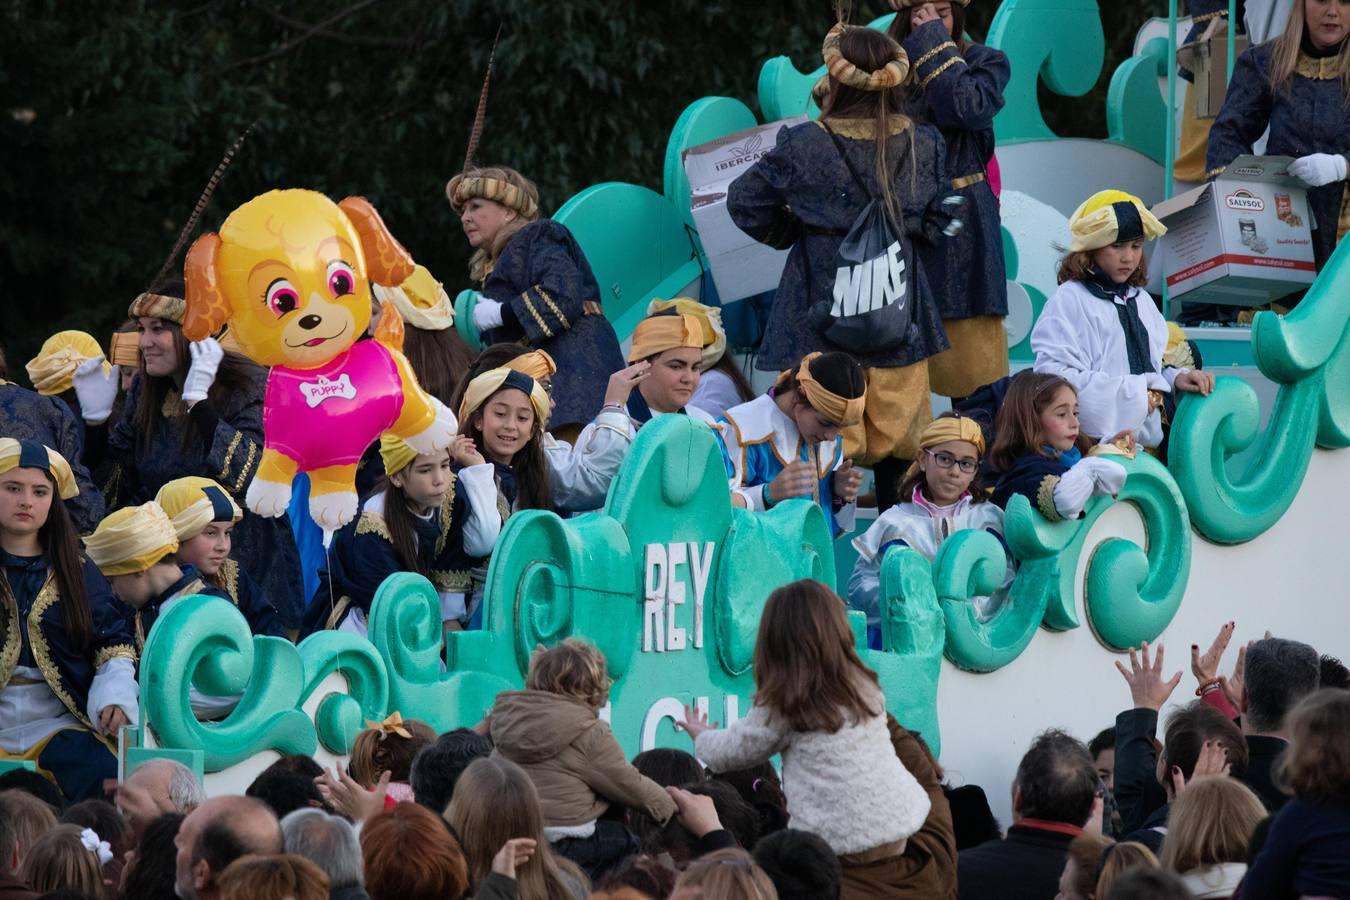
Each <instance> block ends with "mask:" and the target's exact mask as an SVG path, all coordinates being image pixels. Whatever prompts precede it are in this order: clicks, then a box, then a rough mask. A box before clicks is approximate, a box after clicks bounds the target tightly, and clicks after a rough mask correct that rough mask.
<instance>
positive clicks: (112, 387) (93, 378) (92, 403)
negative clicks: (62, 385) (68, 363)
mask: <svg viewBox="0 0 1350 900" xmlns="http://www.w3.org/2000/svg"><path fill="white" fill-rule="evenodd" d="M103 362H104V360H103V357H101V356H100V357H99V358H98V359H86V360H85V361H84V362H82V363H80V367H79V368H78V369H76V370H75V374H74V375H73V376H72V380H73V381H74V383H75V396H76V397H78V398H79V400H80V415H81V416H83V417H84V420H85V421H86V422H88V423H89V424H90V425H102V424H103V423H104V422H106V421H108V417H109V416H111V415H112V408H113V401H114V400H116V399H117V391H118V389H119V388H120V387H121V386H122V367H121V366H113V367H112V369H111V370H109V372H108V374H107V375H104V374H103Z"/></svg>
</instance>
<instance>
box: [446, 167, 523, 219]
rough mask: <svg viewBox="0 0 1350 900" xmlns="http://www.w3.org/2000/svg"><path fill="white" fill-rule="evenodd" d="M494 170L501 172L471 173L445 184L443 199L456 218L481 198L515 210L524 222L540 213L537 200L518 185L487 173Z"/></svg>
mask: <svg viewBox="0 0 1350 900" xmlns="http://www.w3.org/2000/svg"><path fill="white" fill-rule="evenodd" d="M494 171H501V170H500V169H498V170H493V169H482V170H472V171H469V172H467V173H465V174H463V175H456V176H455V177H454V178H451V179H450V181H449V182H447V183H446V185H445V199H447V200H449V201H450V208H451V209H453V210H454V211H455V213H456V214H457V215H458V214H459V212H460V211H461V210H463V209H464V205H465V204H466V203H468V202H469V201H470V200H472V199H474V198H475V197H481V198H483V199H484V200H491V201H492V202H494V203H500V204H501V205H502V206H505V207H506V208H507V209H511V210H515V211H516V212H517V213H519V214H520V215H521V216H523V217H524V218H526V219H531V220H532V219H534V217H535V216H537V215H538V214H539V198H538V197H537V196H534V195H533V194H531V192H530V191H529V190H527V189H526V188H525V187H523V186H521V185H518V184H512V183H511V182H510V181H507V180H506V179H505V178H496V177H494V176H493V175H492V174H490V173H492V172H494Z"/></svg>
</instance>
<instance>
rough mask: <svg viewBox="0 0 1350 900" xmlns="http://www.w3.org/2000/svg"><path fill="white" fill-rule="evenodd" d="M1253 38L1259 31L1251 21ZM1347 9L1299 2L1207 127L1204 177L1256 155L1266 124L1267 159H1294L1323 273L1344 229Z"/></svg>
mask: <svg viewBox="0 0 1350 900" xmlns="http://www.w3.org/2000/svg"><path fill="white" fill-rule="evenodd" d="M1252 31H1253V36H1254V37H1256V36H1257V35H1258V34H1259V29H1258V28H1257V27H1256V25H1255V23H1253V29H1252ZM1347 35H1350V10H1347V9H1346V7H1345V4H1344V3H1343V2H1340V0H1331V2H1328V0H1294V2H1293V3H1292V4H1291V6H1290V9H1289V18H1288V20H1287V24H1286V25H1285V27H1284V33H1283V34H1281V35H1280V36H1279V37H1277V38H1275V39H1274V40H1271V41H1269V42H1268V43H1263V44H1257V45H1256V46H1253V47H1252V48H1251V49H1249V50H1247V51H1246V52H1245V53H1243V54H1242V55H1241V56H1239V57H1238V59H1237V63H1236V65H1235V66H1234V67H1233V79H1232V81H1231V82H1229V84H1228V93H1227V95H1226V96H1225V97H1224V101H1223V108H1222V109H1221V110H1219V115H1218V118H1216V119H1215V120H1214V125H1213V126H1212V127H1211V128H1210V130H1209V152H1208V155H1207V157H1206V161H1205V165H1206V167H1207V169H1208V171H1207V172H1206V173H1205V174H1206V177H1209V178H1213V177H1215V176H1216V175H1219V174H1220V173H1221V172H1223V171H1224V169H1226V168H1227V167H1228V165H1229V164H1230V163H1232V161H1233V160H1234V159H1236V158H1237V157H1239V156H1242V155H1244V154H1248V153H1251V152H1252V145H1253V144H1254V143H1255V142H1256V141H1257V140H1259V139H1260V137H1261V135H1263V134H1265V133H1266V130H1267V129H1269V131H1270V137H1269V138H1268V140H1267V142H1266V150H1265V152H1266V154H1267V155H1269V156H1293V157H1296V159H1295V161H1294V162H1293V163H1292V164H1291V165H1290V166H1289V174H1291V175H1293V176H1295V177H1296V178H1298V179H1300V180H1301V181H1302V182H1303V183H1304V184H1306V185H1307V186H1308V207H1309V209H1310V211H1311V212H1312V216H1313V219H1314V223H1313V224H1314V228H1313V230H1312V242H1313V255H1314V258H1315V260H1316V263H1317V268H1318V270H1319V271H1320V270H1321V269H1322V267H1323V266H1325V265H1326V263H1327V260H1328V259H1329V258H1330V257H1331V254H1332V251H1334V250H1335V249H1336V245H1337V244H1338V243H1339V242H1340V240H1341V238H1342V237H1344V236H1345V233H1346V230H1347V229H1350V215H1347V212H1346V210H1347V208H1348V207H1347V206H1346V188H1347V182H1346V170H1347V166H1346V154H1347V153H1350V45H1347Z"/></svg>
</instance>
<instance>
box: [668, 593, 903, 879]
mask: <svg viewBox="0 0 1350 900" xmlns="http://www.w3.org/2000/svg"><path fill="white" fill-rule="evenodd" d="M846 609H847V608H846V607H845V605H844V602H843V601H842V600H840V599H839V597H838V596H836V595H835V593H834V592H833V591H831V590H830V589H829V588H827V587H825V585H823V584H821V583H820V582H818V581H810V580H802V581H796V582H793V583H792V584H789V585H785V586H784V587H781V588H779V589H778V590H776V591H774V592H773V593H772V594H770V595H769V599H768V602H767V603H766V604H765V606H764V613H763V616H762V617H761V618H760V622H759V636H758V639H757V640H756V643H755V656H754V675H755V686H756V692H755V698H754V705H753V706H752V707H751V709H750V712H749V714H748V715H746V716H745V718H743V719H740V720H739V721H737V722H736V723H735V724H733V725H732V726H731V727H729V728H726V729H718V728H716V727H713V726H710V725H709V724H708V721H707V718H706V716H703V715H701V714H700V713H698V712H696V711H695V710H693V709H692V708H689V707H686V708H685V721H683V722H681V723H680V726H681V727H682V728H683V729H684V730H686V731H687V732H689V735H690V736H691V737H693V738H694V751H695V753H696V754H697V755H698V757H699V759H701V760H702V761H703V762H704V763H705V764H706V765H707V766H708V768H709V769H711V770H712V771H714V772H727V771H731V770H734V769H743V768H746V767H748V766H752V765H756V764H758V763H762V762H765V761H766V760H768V759H769V758H771V757H772V756H774V755H775V754H782V761H783V791H784V793H785V794H786V795H787V801H788V811H789V812H790V813H791V814H792V826H793V827H794V828H800V829H802V830H804V831H810V832H813V833H815V834H818V835H820V836H821V837H822V838H824V839H825V841H826V843H828V844H829V845H830V847H831V848H832V849H833V850H834V852H835V853H836V854H838V856H839V859H840V862H841V863H842V865H843V867H844V880H845V882H846V883H847V881H848V878H849V869H850V867H851V866H866V865H871V864H874V863H877V862H878V861H881V860H885V859H889V858H892V857H898V856H900V855H901V854H902V853H903V852H904V850H905V844H906V841H907V840H908V838H909V837H910V835H912V834H914V833H915V832H917V831H918V830H919V829H920V828H921V827H922V826H923V823H924V820H925V819H926V818H927V817H928V811H929V807H930V803H929V800H928V795H927V794H926V793H925V792H924V790H923V788H922V787H920V786H919V783H918V782H917V781H916V780H915V779H914V776H913V775H911V774H910V773H909V771H908V770H907V769H906V768H905V767H904V765H902V764H901V762H900V759H899V757H898V756H896V753H895V748H894V747H893V746H892V744H891V740H890V735H889V733H888V731H887V729H886V705H885V704H886V698H885V697H884V696H883V695H882V692H881V687H880V685H879V683H878V681H877V676H876V673H875V672H873V671H872V670H871V669H869V668H867V667H866V666H865V665H863V662H862V660H861V659H860V658H859V657H858V652H857V650H856V649H854V640H853V632H852V630H851V629H850V628H849V624H848V615H847V612H846Z"/></svg>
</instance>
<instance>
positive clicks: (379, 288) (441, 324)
mask: <svg viewBox="0 0 1350 900" xmlns="http://www.w3.org/2000/svg"><path fill="white" fill-rule="evenodd" d="M372 288H373V289H374V292H375V297H376V299H378V300H379V301H380V302H381V303H392V304H393V305H394V309H396V310H398V314H399V316H400V317H401V318H402V319H403V321H404V322H407V323H408V324H409V325H411V326H412V327H414V328H420V329H422V330H423V331H445V330H446V329H447V328H451V327H453V326H454V324H455V305H454V304H453V303H452V302H451V301H450V295H449V294H447V293H446V292H445V288H444V287H442V286H441V283H440V282H439V281H437V280H436V279H435V278H434V277H432V274H431V273H430V272H429V271H427V268H426V266H417V267H416V268H414V269H413V273H412V274H411V275H409V276H408V277H407V278H406V279H404V281H403V283H402V284H400V285H398V286H397V287H389V286H388V285H383V284H376V285H372Z"/></svg>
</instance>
